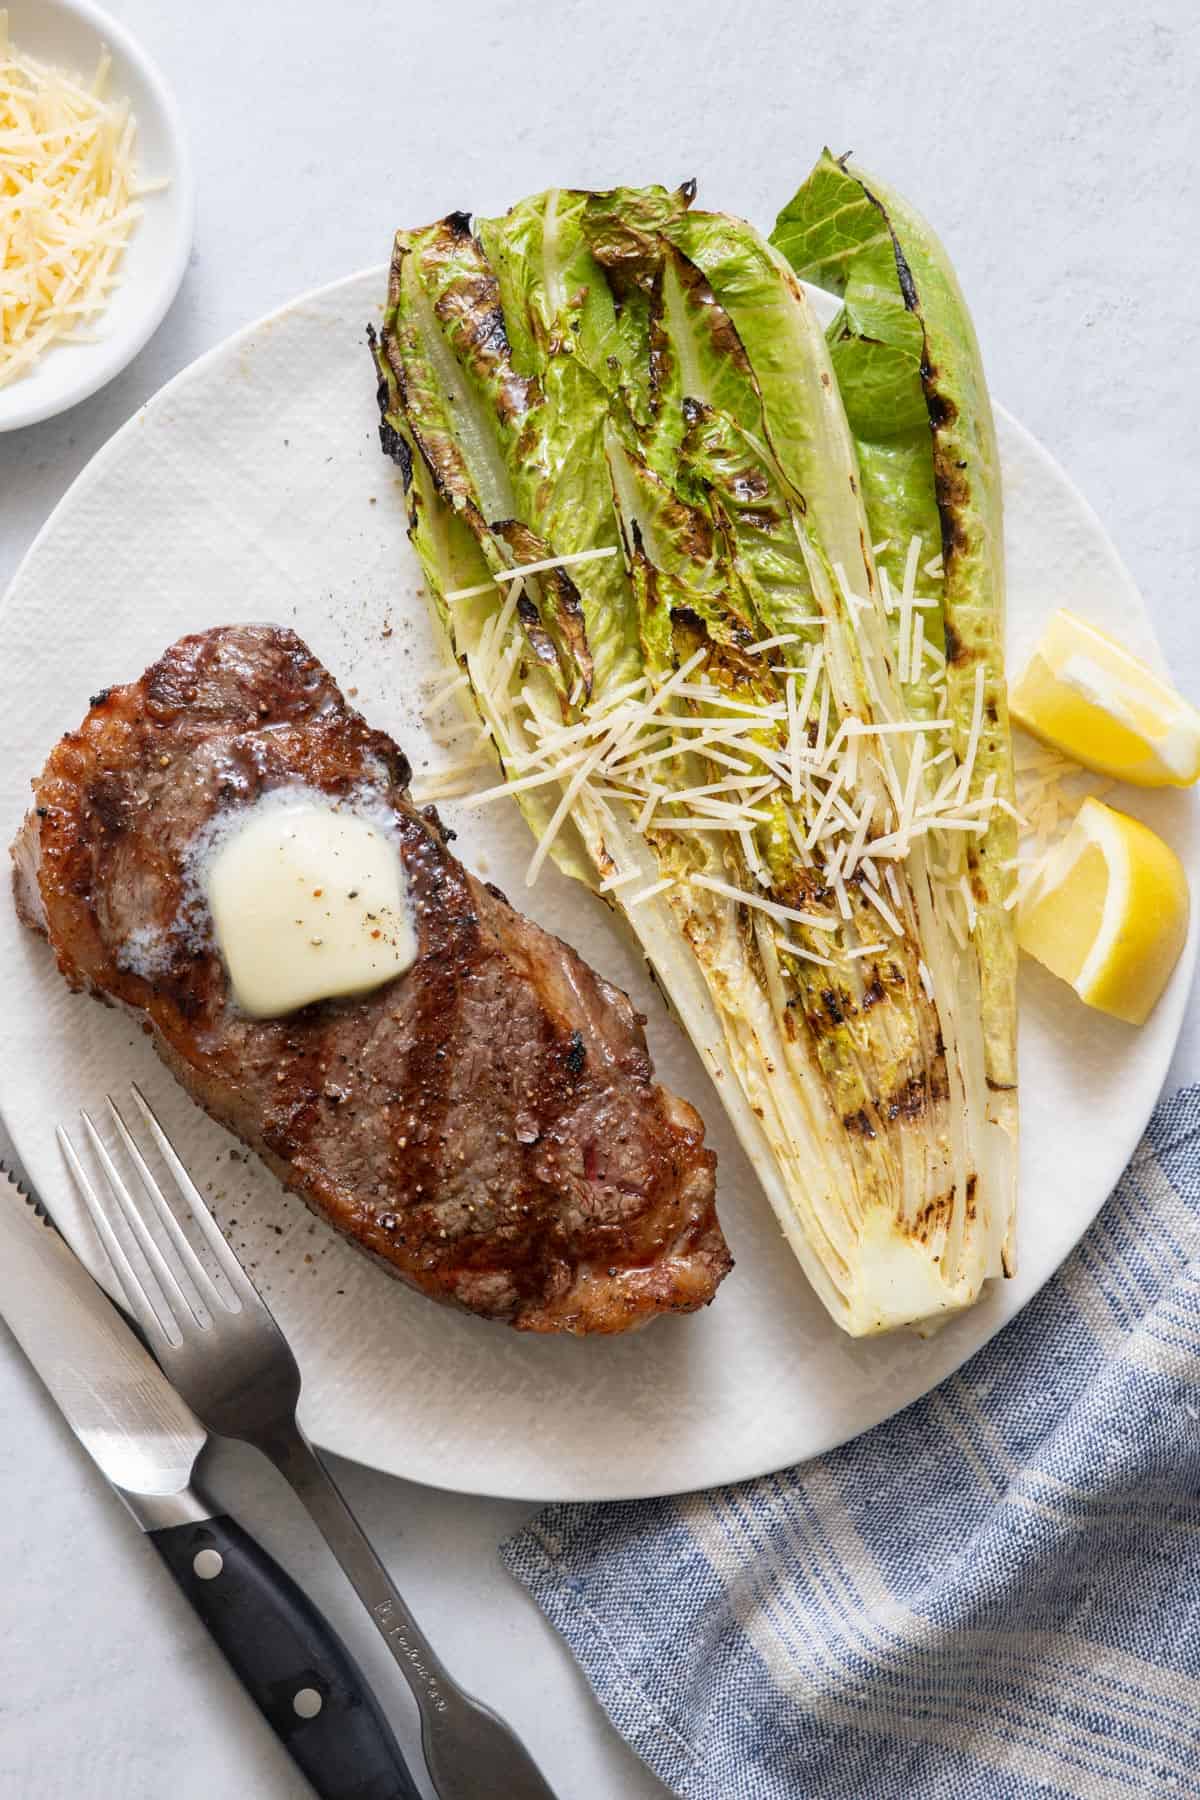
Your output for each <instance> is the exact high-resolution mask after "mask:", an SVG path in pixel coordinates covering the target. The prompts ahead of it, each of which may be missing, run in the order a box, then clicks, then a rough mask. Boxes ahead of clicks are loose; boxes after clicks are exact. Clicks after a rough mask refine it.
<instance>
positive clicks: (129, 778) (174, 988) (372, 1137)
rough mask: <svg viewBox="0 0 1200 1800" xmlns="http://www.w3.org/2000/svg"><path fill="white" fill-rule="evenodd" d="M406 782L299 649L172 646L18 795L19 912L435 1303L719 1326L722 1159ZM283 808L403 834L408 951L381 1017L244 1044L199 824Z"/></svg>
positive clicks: (540, 1324) (614, 1323) (217, 643)
mask: <svg viewBox="0 0 1200 1800" xmlns="http://www.w3.org/2000/svg"><path fill="white" fill-rule="evenodd" d="M408 782H409V767H408V764H407V762H406V761H405V758H404V756H403V754H402V753H401V751H400V750H399V749H398V748H397V746H396V745H395V744H394V743H393V742H392V740H391V739H390V738H388V737H387V736H385V735H384V734H383V733H382V732H378V731H372V730H371V729H370V728H369V727H368V726H367V724H366V723H365V722H364V720H363V719H362V718H360V716H359V715H358V714H357V713H355V712H353V711H352V710H351V709H350V708H349V707H348V706H347V705H346V702H345V701H344V699H343V697H342V695H341V693H340V691H339V689H338V688H337V686H336V685H335V683H334V682H333V680H332V679H331V677H330V675H329V674H328V672H327V671H326V670H325V669H324V668H323V667H322V665H321V664H320V663H319V662H318V661H317V659H316V658H315V657H314V656H313V655H312V653H311V652H310V651H309V650H308V649H307V647H306V646H305V645H304V644H303V643H302V642H301V641H300V639H299V638H298V637H296V635H295V634H294V633H293V632H290V631H286V630H283V629H279V628H276V627H273V626H231V627H227V628H225V629H220V630H214V631H208V632H203V633H200V634H198V635H197V636H194V637H186V638H183V639H181V640H180V641H179V642H178V643H177V644H173V645H172V646H171V648H170V649H169V650H168V651H167V652H166V654H165V655H164V656H163V657H162V658H161V659H160V661H158V662H157V663H155V664H154V666H153V667H152V668H151V669H149V670H147V672H146V674H145V675H144V676H143V677H142V679H141V680H140V681H136V682H133V683H131V684H130V685H129V686H127V687H117V688H112V689H110V690H108V691H107V692H105V693H102V694H98V695H96V696H95V698H94V700H93V702H92V706H91V710H90V711H89V713H88V715H87V717H86V719H85V720H84V722H83V724H82V726H81V727H80V729H79V730H78V731H74V732H69V733H68V734H67V736H66V737H64V738H63V739H62V741H61V742H60V743H59V744H58V745H57V747H56V748H55V749H54V751H53V752H52V754H51V756H50V760H49V761H48V763H47V764H46V768H45V770H44V771H43V773H42V775H41V776H40V778H39V779H38V780H37V781H36V782H35V784H34V793H35V805H34V809H33V810H32V811H31V812H30V814H29V816H28V818H27V819H26V821H25V824H24V826H23V828H22V830H21V833H20V835H19V837H18V839H17V842H16V843H15V845H14V846H13V857H14V862H15V888H16V898H17V907H18V910H19V912H20V914H21V917H22V918H23V919H24V921H25V922H26V924H28V925H30V926H32V927H33V928H34V929H35V930H37V931H40V932H41V933H43V935H44V936H46V937H47V938H48V939H49V941H50V943H51V945H52V947H53V949H54V952H55V955H56V957H57V959H58V966H59V968H60V969H61V971H62V973H63V975H64V976H65V977H66V979H67V981H68V982H69V984H70V985H71V987H73V988H76V989H88V990H90V991H91V992H92V993H94V994H96V995H98V996H99V997H101V998H102V999H110V1000H115V1001H119V1002H121V1003H122V1004H123V1005H125V1006H126V1007H129V1008H132V1009H133V1010H134V1011H135V1012H137V1013H140V1014H143V1015H144V1016H145V1018H146V1019H147V1020H148V1021H149V1023H150V1025H151V1027H152V1031H153V1040H154V1044H155V1047H156V1048H157V1050H158V1052H159V1054H160V1055H161V1056H162V1058H163V1060H164V1061H165V1062H166V1063H167V1065H168V1066H169V1067H170V1068H171V1070H172V1071H173V1072H174V1074H175V1075H176V1076H177V1077H178V1079H179V1080H180V1081H181V1082H182V1083H183V1085H184V1087H185V1088H186V1089H187V1090H188V1092H189V1093H190V1094H191V1095H192V1097H193V1098H194V1099H195V1100H197V1101H199V1103H200V1105H201V1106H203V1107H205V1108H206V1110H207V1111H208V1112H209V1113H211V1114H212V1116H213V1117H214V1118H215V1119H218V1120H219V1121H220V1122H221V1124H223V1125H225V1126H227V1127H228V1128H229V1129H230V1130H231V1131H234V1132H236V1133H237V1135H238V1136H239V1137H240V1138H241V1139H242V1140H243V1142H245V1143H246V1144H248V1145H250V1147H251V1148H252V1149H254V1150H256V1151H257V1152H258V1154H259V1155H260V1156H261V1157H262V1158H263V1160H264V1161H265V1162H266V1163H267V1164H268V1166H269V1167H270V1168H271V1169H273V1170H274V1172H275V1173H276V1174H277V1175H278V1176H279V1178H280V1179H281V1180H282V1181H283V1182H284V1184H285V1185H286V1186H287V1187H289V1188H291V1189H292V1190H293V1191H294V1192H295V1193H297V1194H299V1195H301V1196H302V1197H303V1199H304V1200H305V1201H307V1203H308V1204H309V1205H310V1206H311V1207H312V1208H313V1210H314V1211H315V1212H316V1213H318V1214H320V1216H321V1217H322V1218H324V1219H327V1220H328V1221H329V1223H330V1224H331V1225H333V1226H335V1227H336V1228H337V1229H338V1230H339V1231H341V1232H342V1233H343V1234H344V1235H345V1236H346V1237H348V1238H349V1239H350V1240H351V1241H352V1242H353V1243H355V1244H357V1245H358V1246H359V1247H360V1248H361V1249H363V1250H365V1251H367V1252H368V1253H369V1254H370V1255H371V1256H373V1257H374V1258H375V1259H376V1260H377V1261H378V1262H380V1263H382V1265H383V1266H384V1267H385V1268H386V1269H387V1270H389V1272H390V1273H391V1274H393V1275H398V1276H399V1277H400V1278H401V1280H403V1281H406V1282H407V1283H408V1284H409V1285H410V1286H411V1287H414V1288H417V1289H419V1290H420V1292H421V1293H423V1294H428V1295H429V1296H430V1297H431V1298H432V1299H435V1300H443V1301H447V1302H449V1303H451V1304H453V1305H457V1306H460V1307H465V1308H466V1309H467V1310H468V1311H470V1312H474V1313H479V1314H482V1315H483V1316H484V1317H486V1318H491V1319H501V1320H505V1321H507V1322H508V1323H509V1324H511V1325H515V1326H517V1327H518V1328H519V1329H521V1330H524V1331H547V1332H548V1331H567V1332H579V1333H582V1332H613V1331H623V1330H625V1329H627V1328H628V1327H630V1326H633V1325H637V1324H638V1323H640V1322H641V1321H643V1320H645V1319H646V1318H648V1317H650V1316H652V1315H653V1314H655V1313H660V1312H690V1311H692V1310H693V1309H695V1308H696V1307H699V1306H703V1305H704V1304H706V1302H708V1301H709V1300H711V1299H712V1297H713V1294H714V1293H715V1291H716V1288H717V1286H718V1284H719V1282H720V1281H721V1279H722V1277H723V1276H724V1275H725V1274H726V1273H727V1271H728V1270H729V1268H730V1267H731V1259H730V1256H729V1252H728V1250H727V1249H726V1245H725V1240H724V1238H723V1236H722V1234H721V1228H720V1225H719V1224H718V1222H717V1216H716V1211H715V1206H714V1198H713V1195H714V1171H715V1158H714V1156H713V1154H712V1152H711V1151H709V1150H706V1149H705V1148H704V1143H703V1139H704V1127H703V1125H702V1123H701V1120H700V1118H699V1117H698V1115H697V1114H696V1112H695V1111H694V1110H693V1108H692V1107H691V1106H689V1105H688V1104H687V1102H686V1101H684V1100H680V1099H677V1098H676V1097H675V1095H673V1094H670V1093H668V1092H667V1091H666V1090H665V1089H664V1088H662V1087H660V1086H659V1085H658V1084H657V1083H656V1082H655V1080H654V1072H653V1068H652V1066H651V1062H650V1057H649V1054H648V1051H647V1048H646V1040H645V1037H644V1035H643V1032H642V1021H641V1020H640V1018H639V1017H638V1015H637V1014H636V1013H635V1012H634V1010H633V1007H632V1006H631V1004H630V1002H629V1000H628V998H627V996H626V995H625V994H623V993H622V992H621V991H620V990H619V989H618V988H615V987H612V986H611V985H610V984H609V983H608V982H606V981H604V980H603V979H602V978H601V977H600V976H599V975H597V974H595V973H594V971H593V970H591V969H590V968H589V967H588V966H587V964H586V963H584V962H583V961H581V959H580V958H579V957H578V956H577V955H576V954H575V952H574V951H573V950H571V949H570V948H569V946H568V945H566V944H564V943H562V942H561V941H560V940H559V939H558V938H554V937H551V936H550V935H549V934H548V933H547V932H545V931H542V930H541V929H540V928H539V927H538V926H536V925H534V924H531V923H530V921H529V920H528V919H525V918H523V917H522V916H521V914H520V913H518V912H514V910H513V909H512V907H511V906H509V905H508V903H507V902H506V901H505V899H504V898H503V896H502V895H501V894H500V893H499V891H498V890H496V889H494V888H490V887H486V886H484V885H482V884H481V883H480V882H478V881H476V880H475V879H474V877H473V876H471V875H469V874H468V873H467V871H466V870H465V869H464V868H463V867H462V865H461V863H459V862H458V861H457V860H456V859H455V857H454V856H452V855H451V853H450V851H449V849H448V848H447V843H446V840H445V837H444V835H443V833H442V831H441V829H440V828H439V825H438V823H437V821H436V819H435V818H434V817H432V816H428V817H427V816H425V815H423V814H421V813H420V812H418V811H417V810H416V808H415V807H414V806H413V804H412V801H411V799H410V798H409V794H408ZM287 785H293V786H296V785H300V786H303V787H305V788H307V789H310V790H319V791H320V792H322V793H324V794H326V795H329V796H330V797H333V798H338V799H345V798H346V797H348V796H361V795H364V794H365V795H366V796H367V798H368V800H369V801H370V803H371V804H372V806H373V807H379V806H383V807H385V808H386V809H387V811H388V813H389V814H390V815H391V817H392V818H393V819H394V822H395V827H396V833H397V836H398V840H399V843H400V854H401V856H402V858H403V863H404V869H405V874H406V877H407V882H408V889H409V893H410V895H411V897H412V901H413V904H414V907H415V912H416V916H417V921H418V936H419V953H418V957H417V960H416V962H415V963H414V964H413V966H412V968H411V969H409V970H408V972H407V973H406V974H404V975H401V976H399V977H398V978H397V979H395V980H393V981H391V982H389V983H388V984H387V985H386V986H384V987H381V988H378V989H376V990H375V991H374V992H373V993H370V994H367V995H363V996H358V997H356V998H354V999H350V1000H334V1001H323V1002H319V1003H317V1004H314V1005H311V1006H307V1007H305V1008H303V1009H302V1010H301V1011H298V1012H295V1013H292V1014H290V1015H289V1016H287V1017H285V1018H282V1019H254V1018H249V1017H247V1016H246V1015H245V1014H244V1013H241V1012H240V1011H239V1010H238V1009H237V1007H236V1006H235V1005H234V1003H233V1001H232V999H231V997H230V989H229V982H228V978H227V975H226V971H225V967H224V964H223V962H222V960H221V958H220V955H219V954H218V952H217V950H216V948H215V945H214V942H213V938H212V934H211V929H210V928H209V923H208V921H207V918H206V913H205V907H204V901H203V894H202V890H201V889H200V888H198V887H197V884H196V881H195V876H194V863H195V846H196V843H197V840H198V839H200V841H203V836H202V834H204V833H205V832H206V831H208V832H211V830H212V827H213V823H214V821H215V820H219V818H220V817H221V815H224V814H226V813H227V812H229V811H230V810H231V809H237V808H243V807H245V806H247V805H249V804H250V803H251V802H252V801H254V800H255V799H257V798H258V797H260V796H261V795H263V794H265V793H267V792H269V791H271V790H274V789H277V788H280V787H283V786H287Z"/></svg>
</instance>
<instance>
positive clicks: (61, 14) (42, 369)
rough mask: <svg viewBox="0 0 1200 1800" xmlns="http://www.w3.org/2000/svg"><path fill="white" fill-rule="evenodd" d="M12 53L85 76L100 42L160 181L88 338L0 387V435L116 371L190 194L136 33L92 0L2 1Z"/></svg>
mask: <svg viewBox="0 0 1200 1800" xmlns="http://www.w3.org/2000/svg"><path fill="white" fill-rule="evenodd" d="M5 4H6V6H7V8H8V32H9V39H10V41H11V43H12V44H13V45H14V46H15V47H16V49H18V50H20V51H23V52H24V53H25V54H26V55H28V56H33V57H36V58H37V60H38V61H39V62H44V63H50V64H52V65H53V66H54V67H56V68H60V69H65V70H66V71H67V73H68V74H75V75H81V76H83V77H84V78H85V79H86V80H88V81H90V80H91V77H92V75H93V74H94V73H95V70H96V65H97V63H98V62H99V60H100V52H101V50H102V49H103V48H104V47H105V46H107V48H108V50H109V51H110V53H111V55H112V70H111V72H110V74H109V78H108V90H107V91H108V95H109V97H110V98H111V99H114V100H128V101H129V102H130V105H131V107H132V109H133V116H134V118H135V120H136V121H137V144H136V154H137V164H138V173H139V175H140V176H141V178H142V180H143V181H151V180H154V181H157V180H159V179H161V178H164V177H165V178H166V181H167V186H166V187H165V188H163V189H161V190H160V191H158V192H156V193H153V194H147V195H146V196H145V199H144V200H143V201H142V207H143V212H142V217H141V218H140V219H139V220H138V223H137V227H136V229H135V230H134V232H133V234H132V236H131V237H130V240H129V248H128V249H127V250H126V252H125V255H124V257H123V259H122V263H121V279H120V281H119V282H118V283H117V285H116V287H115V288H114V289H113V291H112V297H111V299H110V300H109V303H108V305H107V307H106V308H105V310H104V311H103V312H102V313H99V314H97V316H96V319H95V321H94V323H93V324H91V325H90V326H89V327H88V329H89V330H90V331H92V332H94V333H95V342H93V343H80V344H53V345H51V347H50V348H49V349H48V350H47V351H46V352H45V354H44V355H43V356H42V357H41V358H40V360H39V361H38V362H37V363H36V364H35V365H34V367H33V368H32V369H31V370H30V371H29V374H28V375H24V376H22V377H21V379H20V380H19V381H14V382H11V383H10V384H9V385H8V386H7V387H2V388H0V431H15V430H16V429H17V428H18V426H21V425H33V424H36V423H37V421H38V420H40V419H51V418H53V417H54V415H55V414H56V413H60V412H65V411H66V409H67V408H68V407H69V406H75V405H77V404H78V402H79V401H80V400H86V399H87V397H88V395H89V394H94V393H96V392H97V391H98V390H99V389H100V388H102V387H104V385H105V384H106V383H107V382H109V381H111V380H112V378H113V376H114V375H119V374H120V372H121V370H122V369H123V368H125V366H126V364H127V363H130V362H132V361H133V359H134V357H135V356H136V355H137V353H138V351H139V350H140V349H141V348H142V347H143V345H144V344H146V343H148V342H149V340H150V338H151V337H152V336H153V334H154V333H155V332H156V331H157V330H158V327H159V325H160V324H161V323H162V320H163V318H164V316H165V314H166V311H167V308H168V307H169V306H170V304H171V302H172V300H173V299H174V298H175V295H176V294H177V293H178V291H179V284H180V282H181V281H182V280H183V274H184V270H185V269H186V268H187V260H188V255H189V253H190V251H191V248H192V227H193V218H194V213H195V196H194V192H193V186H192V171H191V162H190V159H189V157H188V150H187V139H186V138H185V136H184V131H183V121H182V119H181V117H180V113H179V108H178V106H177V105H176V104H175V97H174V95H173V94H172V92H171V90H170V88H169V87H168V86H167V83H166V82H165V81H164V79H163V77H162V75H161V74H160V73H159V71H158V69H157V68H156V67H155V65H154V63H153V62H152V61H151V60H150V58H149V57H148V56H147V55H146V52H145V51H144V50H143V49H142V47H141V45H140V44H139V43H138V42H137V39H136V38H134V37H132V36H131V35H130V33H129V32H128V31H127V30H126V29H125V27H124V26H123V25H122V24H120V23H119V21H118V20H116V19H114V18H112V17H110V15H109V14H108V13H106V12H102V11H101V9H100V8H99V7H98V6H93V5H92V3H91V0H5Z"/></svg>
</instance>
